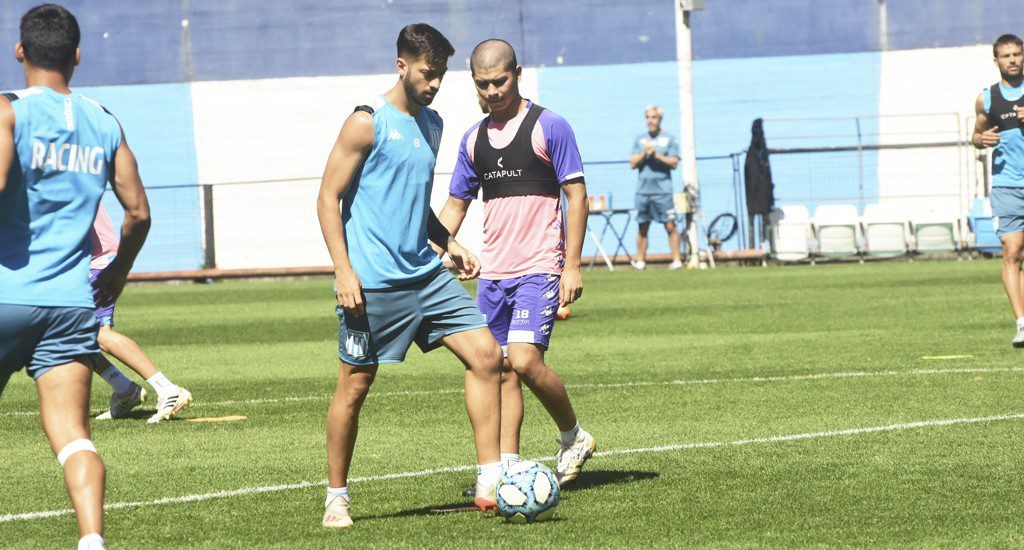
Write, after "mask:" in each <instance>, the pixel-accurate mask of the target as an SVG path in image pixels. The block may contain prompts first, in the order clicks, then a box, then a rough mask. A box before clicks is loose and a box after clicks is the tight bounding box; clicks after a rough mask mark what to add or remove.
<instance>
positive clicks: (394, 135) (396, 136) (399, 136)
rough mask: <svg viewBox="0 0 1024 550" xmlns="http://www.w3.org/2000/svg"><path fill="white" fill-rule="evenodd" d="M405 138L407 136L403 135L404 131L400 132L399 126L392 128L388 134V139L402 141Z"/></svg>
mask: <svg viewBox="0 0 1024 550" xmlns="http://www.w3.org/2000/svg"><path fill="white" fill-rule="evenodd" d="M403 139H405V137H403V136H402V133H401V132H399V131H398V129H397V128H394V129H392V130H391V135H389V136H388V139H387V141H400V140H403Z"/></svg>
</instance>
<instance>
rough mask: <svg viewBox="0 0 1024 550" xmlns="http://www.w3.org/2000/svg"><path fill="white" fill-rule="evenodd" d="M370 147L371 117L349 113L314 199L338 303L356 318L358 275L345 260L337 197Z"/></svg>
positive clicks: (360, 309) (359, 312)
mask: <svg viewBox="0 0 1024 550" xmlns="http://www.w3.org/2000/svg"><path fill="white" fill-rule="evenodd" d="M372 148H373V118H372V117H371V116H370V114H369V113H366V112H363V111H357V112H355V113H352V114H351V115H349V117H348V119H347V120H345V124H344V125H343V126H342V127H341V132H339V133H338V139H337V140H336V141H335V142H334V148H333V149H331V154H330V156H329V157H328V158H327V166H326V167H325V168H324V176H323V178H322V179H321V180H320V193H319V195H317V200H316V215H317V218H318V219H319V220H320V231H321V232H322V233H323V236H324V242H325V243H327V251H328V252H329V253H330V254H331V262H332V263H333V264H334V280H335V284H336V285H337V295H338V305H340V306H341V307H342V308H343V309H344V310H345V311H347V312H348V313H350V314H352V315H354V316H356V317H358V316H360V315H362V314H363V313H364V312H365V306H364V304H363V290H362V285H361V284H360V282H359V277H357V276H356V272H355V271H353V269H352V263H351V262H350V261H349V258H348V248H346V247H345V224H344V223H343V222H342V220H341V200H342V197H344V196H345V193H346V192H348V188H349V186H350V185H351V184H352V178H353V177H354V176H355V174H356V172H357V171H358V170H359V167H360V166H362V164H363V161H364V160H366V156H367V155H368V154H369V153H370V150H371V149H372Z"/></svg>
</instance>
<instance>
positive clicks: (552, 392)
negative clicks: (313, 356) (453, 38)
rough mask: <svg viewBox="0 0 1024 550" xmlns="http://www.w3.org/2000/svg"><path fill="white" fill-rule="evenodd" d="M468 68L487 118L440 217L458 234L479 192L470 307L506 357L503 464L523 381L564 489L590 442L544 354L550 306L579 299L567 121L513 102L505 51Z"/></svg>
mask: <svg viewBox="0 0 1024 550" xmlns="http://www.w3.org/2000/svg"><path fill="white" fill-rule="evenodd" d="M470 69H471V70H472V76H473V82H474V83H475V85H476V91H477V96H478V98H479V100H480V101H481V103H483V104H484V106H485V107H486V112H489V113H490V114H489V115H488V116H487V117H486V118H484V120H483V121H481V122H479V123H477V124H474V125H473V126H472V127H471V128H470V129H469V131H467V132H466V134H465V135H464V136H463V138H462V144H461V146H460V147H459V156H458V160H457V162H456V166H455V173H454V174H453V175H452V180H451V186H450V189H449V193H450V196H449V197H448V202H447V203H446V204H445V206H444V209H443V210H441V215H440V219H441V222H442V223H444V224H445V226H446V227H447V228H448V230H449V231H451V232H452V234H457V233H458V231H459V228H460V227H461V226H462V222H463V220H464V219H465V217H466V212H467V210H468V209H469V205H470V203H471V202H472V201H473V199H475V198H476V197H477V195H478V194H479V193H480V191H481V190H482V191H483V201H484V248H483V252H482V253H481V258H482V265H481V273H480V284H479V285H478V286H477V304H478V305H479V306H480V309H481V310H482V311H483V312H484V314H485V315H486V316H487V323H488V325H489V326H490V329H491V333H493V334H494V336H495V337H496V338H497V339H498V343H499V344H501V345H502V348H503V350H504V351H505V355H506V357H507V359H506V361H505V363H504V367H503V371H504V372H503V373H502V383H501V388H502V399H501V407H502V410H501V413H502V414H501V422H502V427H501V428H502V429H501V453H502V455H501V456H502V461H503V462H504V463H506V464H509V463H513V462H516V461H518V460H519V430H520V428H521V426H522V422H523V390H522V387H521V385H520V379H522V381H524V382H526V385H527V386H528V387H529V388H530V390H531V391H532V392H533V394H534V395H536V396H537V399H538V400H540V402H541V404H543V405H544V407H545V409H547V411H548V413H549V414H550V415H551V417H552V419H554V421H555V424H556V425H557V426H558V429H559V430H560V431H561V438H560V443H561V447H562V448H561V449H560V450H559V452H558V460H557V465H556V467H555V477H556V479H557V481H558V483H559V484H560V485H561V484H566V483H569V482H571V481H572V480H574V479H575V478H576V477H577V476H578V475H579V474H580V471H581V469H582V468H583V464H584V463H585V462H586V460H587V459H588V458H589V457H590V456H592V455H593V453H594V450H595V449H596V443H595V441H594V438H593V437H592V436H591V435H590V434H589V433H587V432H585V431H583V430H581V429H580V425H579V423H578V422H577V420H576V412H575V410H574V409H573V406H572V402H571V401H570V400H569V394H568V392H566V389H565V384H564V383H563V382H562V379H561V378H559V376H558V374H556V373H555V371H554V370H552V369H551V367H549V366H548V365H547V363H546V362H545V360H544V354H545V352H546V351H547V349H548V344H549V343H550V340H551V332H552V330H553V328H554V321H555V313H556V312H557V310H558V308H559V307H560V306H564V305H567V304H570V303H572V302H574V301H575V300H576V299H578V298H579V297H580V295H581V294H582V293H583V279H582V277H581V276H580V254H581V251H582V248H583V235H584V232H585V231H586V224H587V188H586V184H585V183H584V178H583V161H582V160H581V158H580V152H579V148H578V147H577V145H576V137H575V135H574V134H573V131H572V128H571V127H570V126H569V123H568V122H566V120H565V119H564V118H562V117H560V116H558V115H556V114H555V113H553V112H551V111H549V110H547V109H545V108H543V107H541V106H539V105H536V104H534V103H533V102H532V101H530V100H528V99H523V97H522V95H520V92H519V79H520V78H521V76H522V67H520V66H519V63H518V61H517V60H516V55H515V50H514V49H513V48H512V46H511V45H509V44H508V43H507V42H505V41H503V40H496V39H492V40H485V41H484V42H481V43H480V44H479V45H477V47H476V48H475V49H474V50H473V54H472V56H471V57H470ZM562 193H564V194H565V196H566V198H567V199H568V216H567V225H568V231H566V228H564V227H563V226H562V210H561V205H560V195H561V194H562ZM566 233H568V235H566Z"/></svg>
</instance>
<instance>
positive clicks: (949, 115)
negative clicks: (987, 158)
mask: <svg viewBox="0 0 1024 550" xmlns="http://www.w3.org/2000/svg"><path fill="white" fill-rule="evenodd" d="M881 55H882V59H881V77H880V82H881V89H880V94H879V112H880V114H881V115H882V118H881V119H880V120H879V131H880V133H881V136H880V140H881V143H924V142H938V141H954V140H957V139H958V138H959V137H960V136H963V135H965V132H966V131H967V128H964V127H962V124H963V123H962V122H960V121H963V120H966V119H967V118H968V117H970V116H972V115H973V112H974V102H975V100H976V98H977V97H978V94H979V93H981V90H982V89H983V88H985V87H988V86H990V85H991V84H992V83H993V82H996V81H997V80H998V79H999V72H998V70H997V69H996V68H995V66H994V64H993V62H992V49H991V46H968V47H960V48H935V49H927V50H906V51H891V52H884V53H882V54H881ZM904 115H907V116H904ZM971 150H972V149H971V148H970V147H969V146H968V148H967V149H958V148H955V147H951V148H943V149H929V150H913V149H912V150H901V151H893V150H883V151H880V152H879V155H878V184H879V194H880V196H881V202H885V203H889V204H896V205H898V206H899V207H900V208H901V209H903V210H904V211H906V212H907V213H908V214H909V215H910V216H912V217H919V216H923V215H926V213H927V212H929V211H936V210H938V211H943V212H949V211H955V210H963V209H966V208H967V207H969V205H968V204H967V203H968V202H969V199H968V196H967V195H968V189H967V187H966V184H968V183H969V182H970V177H969V176H968V172H969V171H970V170H971V169H972V168H973V165H972V163H973V161H972V160H971V158H972V155H971V154H970V152H971ZM908 195H917V197H913V198H911V197H907V196H908ZM921 197H924V198H921Z"/></svg>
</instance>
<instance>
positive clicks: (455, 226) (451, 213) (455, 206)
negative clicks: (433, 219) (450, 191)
mask: <svg viewBox="0 0 1024 550" xmlns="http://www.w3.org/2000/svg"><path fill="white" fill-rule="evenodd" d="M472 202H473V201H470V200H467V199H460V198H458V197H453V196H451V195H448V200H447V201H446V202H445V203H444V208H442V209H441V214H440V215H439V216H438V217H437V219H438V220H440V222H441V225H444V226H445V228H446V229H448V232H449V233H451V234H452V235H453V236H454V235H458V234H459V229H461V228H462V222H464V221H465V220H466V212H468V211H469V205H470V203H472Z"/></svg>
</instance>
